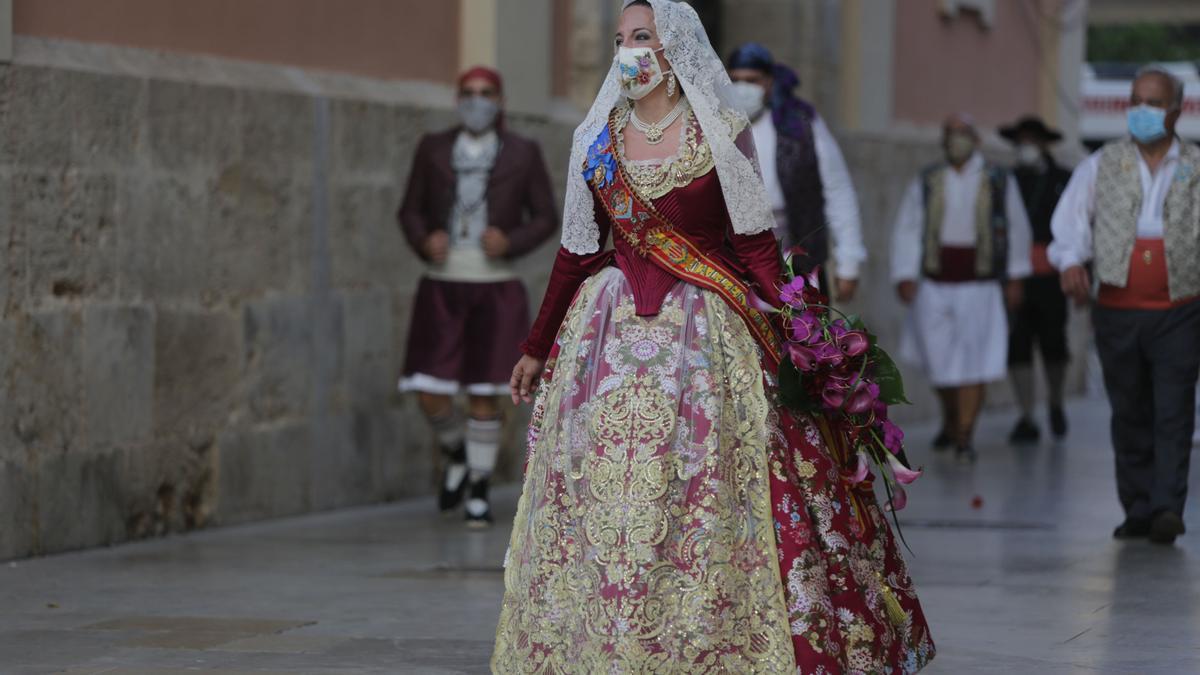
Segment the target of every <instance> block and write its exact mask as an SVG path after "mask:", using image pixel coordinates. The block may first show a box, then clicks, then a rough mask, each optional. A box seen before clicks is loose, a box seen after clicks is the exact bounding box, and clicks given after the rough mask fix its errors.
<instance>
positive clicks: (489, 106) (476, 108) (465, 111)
mask: <svg viewBox="0 0 1200 675" xmlns="http://www.w3.org/2000/svg"><path fill="white" fill-rule="evenodd" d="M498 114H500V106H499V105H498V104H497V103H496V102H495V101H493V100H491V99H490V98H484V97H482V96H468V97H466V98H463V99H460V100H459V101H458V117H459V119H461V120H462V123H463V126H464V127H466V128H467V129H468V130H469V131H470V132H471V133H474V134H480V133H483V132H484V131H487V130H488V129H490V128H491V126H492V125H493V124H495V122H496V115H498Z"/></svg>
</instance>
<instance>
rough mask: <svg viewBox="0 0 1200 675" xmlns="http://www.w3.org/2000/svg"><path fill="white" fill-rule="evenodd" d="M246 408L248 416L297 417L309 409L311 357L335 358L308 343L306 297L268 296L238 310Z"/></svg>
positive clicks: (310, 312)
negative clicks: (241, 337) (240, 313)
mask: <svg viewBox="0 0 1200 675" xmlns="http://www.w3.org/2000/svg"><path fill="white" fill-rule="evenodd" d="M242 316H243V318H242V334H243V349H244V351H243V362H242V364H243V365H242V371H243V374H244V380H243V382H244V387H245V389H244V393H245V396H246V403H245V407H246V413H247V414H248V416H249V419H250V420H251V421H254V422H265V421H276V420H282V419H288V418H292V419H296V418H301V417H303V416H305V415H308V414H310V413H312V412H313V406H312V402H313V387H314V375H315V373H316V372H317V368H316V359H318V358H322V359H328V358H335V359H340V358H341V352H340V350H339V351H338V352H337V353H334V354H317V353H316V352H315V350H314V349H313V331H314V330H315V327H314V322H313V308H312V306H311V303H310V302H309V301H308V300H307V299H306V298H298V297H291V298H273V299H269V300H261V301H256V302H252V303H249V304H248V305H247V306H246V308H245V310H244V311H243V315H242Z"/></svg>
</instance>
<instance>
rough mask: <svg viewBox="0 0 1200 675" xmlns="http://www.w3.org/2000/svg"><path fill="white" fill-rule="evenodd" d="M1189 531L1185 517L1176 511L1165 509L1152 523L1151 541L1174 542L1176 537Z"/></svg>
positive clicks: (1159, 542) (1156, 542)
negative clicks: (1181, 516) (1184, 520)
mask: <svg viewBox="0 0 1200 675" xmlns="http://www.w3.org/2000/svg"><path fill="white" fill-rule="evenodd" d="M1184 532H1187V528H1185V527H1184V526H1183V518H1180V517H1179V514H1178V513H1175V512H1174V511H1163V512H1162V513H1159V514H1158V515H1157V516H1154V521H1153V522H1152V523H1150V541H1152V542H1154V543H1155V544H1174V543H1175V537H1178V536H1179V535H1181V534H1183V533H1184Z"/></svg>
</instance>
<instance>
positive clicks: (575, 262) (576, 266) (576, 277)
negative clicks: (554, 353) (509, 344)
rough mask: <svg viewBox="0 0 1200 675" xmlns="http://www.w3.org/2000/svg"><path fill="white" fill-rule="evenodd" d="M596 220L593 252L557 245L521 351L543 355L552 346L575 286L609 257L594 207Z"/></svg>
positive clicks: (605, 228)
mask: <svg viewBox="0 0 1200 675" xmlns="http://www.w3.org/2000/svg"><path fill="white" fill-rule="evenodd" d="M596 222H597V223H598V224H599V225H600V241H599V247H598V252H597V253H591V254H588V255H576V254H574V253H571V252H570V251H568V250H567V249H565V248H559V249H558V255H557V256H556V257H555V258H554V268H553V269H552V270H551V271H550V283H549V285H548V286H547V287H546V295H545V297H543V298H542V308H541V309H540V310H538V315H537V318H536V319H535V320H534V322H533V328H532V329H531V330H530V331H529V337H527V338H525V342H523V343H521V351H522V352H524V353H525V354H528V355H529V356H532V357H534V358H538V359H545V358H546V357H547V356H549V354H550V348H551V347H553V346H554V338H555V337H557V336H558V329H559V327H560V326H562V322H563V319H564V318H566V316H567V310H568V309H570V307H571V302H572V301H573V300H574V299H575V294H576V293H577V292H578V291H579V287H580V286H582V285H583V282H584V281H585V280H586V279H587V278H588V277H589V276H591V275H593V274H595V273H596V272H597V271H599V270H600V268H602V267H604V265H606V264H607V263H608V261H609V259H611V258H612V252H611V251H605V250H604V247H605V246H607V244H608V232H609V224H608V218H607V216H606V214H605V213H604V212H603V211H601V210H600V209H597V213H596Z"/></svg>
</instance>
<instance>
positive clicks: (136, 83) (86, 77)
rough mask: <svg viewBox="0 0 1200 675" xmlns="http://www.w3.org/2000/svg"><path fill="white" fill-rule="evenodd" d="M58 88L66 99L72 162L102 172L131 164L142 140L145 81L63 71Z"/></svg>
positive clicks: (142, 142)
mask: <svg viewBox="0 0 1200 675" xmlns="http://www.w3.org/2000/svg"><path fill="white" fill-rule="evenodd" d="M60 86H62V87H65V88H66V89H67V91H68V92H69V96H70V102H71V106H70V107H71V113H72V118H71V121H72V127H73V130H74V135H73V153H72V156H73V158H74V160H75V162H77V163H78V164H79V165H82V166H86V167H96V168H104V169H120V168H127V167H129V166H130V165H131V164H133V160H134V157H135V156H136V154H137V152H138V149H139V148H140V147H142V146H144V145H145V140H146V138H145V135H146V134H145V126H144V125H145V120H146V82H145V80H140V79H134V78H130V77H124V76H114V75H96V74H93V73H82V72H71V71H63V74H62V82H61V84H60Z"/></svg>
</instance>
